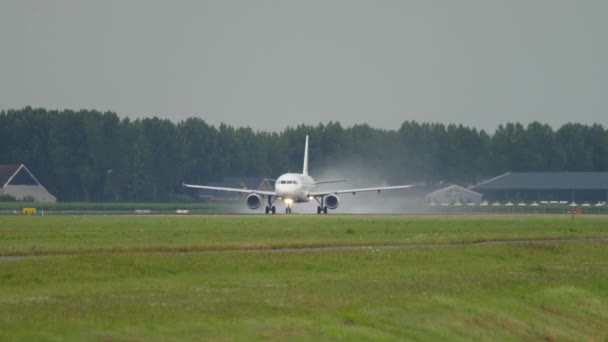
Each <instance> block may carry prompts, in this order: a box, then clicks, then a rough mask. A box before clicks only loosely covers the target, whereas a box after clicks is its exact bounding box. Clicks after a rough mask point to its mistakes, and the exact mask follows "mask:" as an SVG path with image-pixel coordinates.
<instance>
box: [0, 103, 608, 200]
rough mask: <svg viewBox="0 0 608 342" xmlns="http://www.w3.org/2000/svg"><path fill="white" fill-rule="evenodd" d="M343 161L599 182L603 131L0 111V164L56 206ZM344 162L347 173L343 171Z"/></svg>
mask: <svg viewBox="0 0 608 342" xmlns="http://www.w3.org/2000/svg"><path fill="white" fill-rule="evenodd" d="M305 135H310V139H311V145H310V169H311V171H313V170H315V169H318V168H323V167H325V166H329V165H332V164H335V163H340V162H341V161H349V163H351V165H365V167H366V168H372V169H373V168H374V167H377V168H378V169H379V170H380V169H381V170H382V172H383V176H384V177H385V179H386V180H387V181H389V182H393V183H403V182H417V183H426V184H441V183H457V184H461V185H470V184H475V183H477V182H479V181H482V180H485V179H488V178H491V177H494V176H497V175H499V174H502V173H504V172H507V171H608V130H606V129H605V128H604V127H602V126H601V125H599V124H594V125H582V124H577V123H568V124H565V125H563V126H561V127H559V128H558V129H557V130H554V129H553V128H552V127H551V126H549V125H547V124H542V123H539V122H533V123H530V124H528V125H527V126H524V125H522V124H520V123H507V124H504V125H500V126H499V127H498V128H497V129H496V131H495V132H493V133H492V134H489V133H487V132H486V131H484V130H477V129H476V128H471V127H467V126H463V125H453V124H450V125H444V124H441V123H418V122H415V121H405V122H403V124H401V126H400V127H399V128H397V129H395V130H382V129H376V128H372V127H370V126H368V125H365V124H364V125H355V126H352V127H342V125H340V123H339V122H329V123H326V124H319V125H317V126H309V125H299V126H297V127H288V128H286V129H285V130H283V131H281V132H268V131H254V130H252V129H251V128H248V127H238V128H235V127H231V126H229V125H225V124H220V125H219V126H217V127H216V126H213V125H209V124H207V123H206V122H205V121H204V120H203V119H200V118H189V119H187V120H184V121H180V122H178V123H173V122H172V121H170V120H168V119H161V118H157V117H153V118H144V119H136V120H130V119H128V118H123V119H121V118H120V117H119V116H118V115H117V114H116V113H113V112H104V113H102V112H99V111H94V110H80V111H72V110H63V111H55V110H46V109H42V108H38V109H35V108H30V107H26V108H24V109H20V110H8V111H2V112H0V164H20V163H23V164H25V165H26V166H27V167H28V168H29V169H30V170H31V171H32V172H33V173H34V175H35V176H36V177H37V178H38V180H39V181H40V182H41V183H42V184H43V185H44V186H45V187H46V188H47V189H48V190H49V191H50V192H51V193H53V194H54V195H55V196H57V198H58V199H59V200H61V201H138V202H143V201H175V200H183V199H184V198H185V197H184V196H185V195H184V194H185V193H186V191H185V189H183V187H182V185H181V184H182V182H183V181H186V182H190V183H197V184H205V183H208V182H211V181H217V180H221V179H223V178H224V177H227V176H257V177H270V178H273V177H277V176H278V175H280V174H281V173H283V172H285V171H286V170H291V171H299V170H300V169H301V167H302V165H301V164H302V155H303V142H304V136H305ZM353 163H354V164H353Z"/></svg>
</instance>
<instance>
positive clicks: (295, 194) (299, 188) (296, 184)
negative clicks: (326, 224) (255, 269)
mask: <svg viewBox="0 0 608 342" xmlns="http://www.w3.org/2000/svg"><path fill="white" fill-rule="evenodd" d="M343 181H345V180H327V181H319V182H315V180H314V179H313V178H312V177H311V176H309V175H308V135H307V136H306V144H305V145H304V167H303V169H302V173H285V174H283V175H281V176H280V177H279V178H277V180H276V181H275V186H274V187H275V190H274V191H266V190H253V189H238V188H225V187H217V186H207V185H193V184H185V183H183V186H185V187H187V188H194V189H206V190H217V191H228V192H238V193H242V194H248V196H247V206H248V207H249V208H250V209H257V208H259V207H260V204H261V203H262V199H263V198H264V197H266V198H267V203H268V204H267V205H266V214H268V213H273V214H275V213H276V207H275V206H274V205H273V204H274V202H275V201H276V200H277V199H279V200H281V201H283V202H284V203H285V213H286V214H291V206H292V205H293V204H294V203H305V202H309V201H312V200H313V199H314V200H316V201H317V203H319V205H318V206H317V214H321V213H323V214H327V209H336V208H338V204H339V199H338V194H342V193H349V192H350V193H352V194H353V195H355V194H356V193H357V192H365V191H377V192H380V191H382V190H393V189H407V188H411V187H413V186H414V185H412V184H410V185H396V186H380V187H374V188H361V189H347V190H333V191H314V189H315V186H316V185H318V184H325V183H336V182H343Z"/></svg>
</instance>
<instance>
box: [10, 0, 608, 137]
mask: <svg viewBox="0 0 608 342" xmlns="http://www.w3.org/2000/svg"><path fill="white" fill-rule="evenodd" d="M27 105H30V106H33V107H45V108H49V109H64V108H70V109H76V110H77V109H97V110H102V111H105V110H111V111H115V112H117V113H118V114H119V115H120V116H121V117H125V116H129V117H131V118H137V117H149V116H154V115H156V116H159V117H166V118H171V119H173V120H174V121H176V122H177V121H179V120H182V119H185V118H187V117H190V116H197V117H201V118H203V119H205V120H206V121H207V122H208V123H211V124H214V125H217V124H219V123H220V122H225V123H227V124H230V125H234V126H251V127H252V128H254V129H264V130H282V129H284V128H285V127H286V126H288V125H290V126H295V125H297V124H300V123H306V124H312V125H316V124H318V123H320V122H322V123H326V122H328V121H330V120H333V121H339V122H341V123H342V124H343V125H345V126H350V125H353V124H356V123H368V124H369V125H371V126H373V127H378V128H386V129H393V128H398V127H399V125H400V124H401V123H402V122H403V121H404V120H417V121H431V122H444V123H463V124H466V125H469V126H475V127H478V128H483V129H486V130H489V131H491V132H493V131H494V129H495V128H496V127H497V126H498V124H499V123H505V122H509V121H511V122H512V121H519V122H522V123H528V122H530V121H534V120H537V121H541V122H547V123H549V124H551V125H553V126H554V128H555V127H558V126H559V125H561V124H563V123H566V122H569V121H573V122H581V123H587V124H592V123H594V122H598V123H601V124H603V125H604V126H608V0H595V1H594V0H476V1H474V0H445V1H439V0H421V1H407V0H398V1H382V0H379V1H372V0H369V1H355V0H344V1H343V0H340V1H338V0H321V1H315V0H306V1H304V0H302V1H289V0H276V1H254V0H242V1H227V0H221V1H177V0H173V1H168V0H167V1H150V0H103V1H88V0H72V1H67V0H53V1H47V0H38V1H32V0H0V109H14V108H22V107H24V106H27Z"/></svg>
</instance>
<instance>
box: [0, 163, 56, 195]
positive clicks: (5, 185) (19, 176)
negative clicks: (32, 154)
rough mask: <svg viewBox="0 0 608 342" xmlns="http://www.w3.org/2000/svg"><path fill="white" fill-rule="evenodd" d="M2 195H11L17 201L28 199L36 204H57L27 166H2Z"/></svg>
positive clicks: (0, 182)
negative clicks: (31, 199)
mask: <svg viewBox="0 0 608 342" xmlns="http://www.w3.org/2000/svg"><path fill="white" fill-rule="evenodd" d="M0 195H10V196H13V197H15V198H16V199H17V200H23V199H24V198H26V197H31V198H34V200H35V201H36V202H53V203H54V202H57V199H56V198H55V196H53V195H51V193H50V192H48V191H47V190H46V189H45V188H44V186H42V184H40V182H39V181H38V180H37V179H36V177H34V175H33V174H32V173H31V172H30V170H28V169H27V167H25V165H23V164H21V165H0Z"/></svg>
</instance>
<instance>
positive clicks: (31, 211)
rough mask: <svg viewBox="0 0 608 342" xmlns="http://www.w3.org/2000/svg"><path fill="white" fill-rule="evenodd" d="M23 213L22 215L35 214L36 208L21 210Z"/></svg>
mask: <svg viewBox="0 0 608 342" xmlns="http://www.w3.org/2000/svg"><path fill="white" fill-rule="evenodd" d="M23 213H24V214H28V215H31V214H36V208H23Z"/></svg>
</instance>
